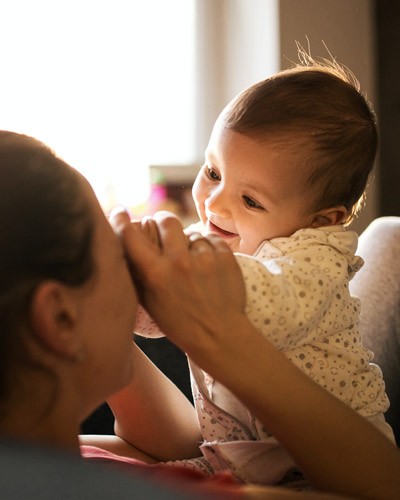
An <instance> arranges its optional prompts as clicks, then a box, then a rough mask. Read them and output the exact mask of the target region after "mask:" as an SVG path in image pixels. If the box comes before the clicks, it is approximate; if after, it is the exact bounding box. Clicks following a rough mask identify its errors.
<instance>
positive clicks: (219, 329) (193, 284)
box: [111, 212, 245, 366]
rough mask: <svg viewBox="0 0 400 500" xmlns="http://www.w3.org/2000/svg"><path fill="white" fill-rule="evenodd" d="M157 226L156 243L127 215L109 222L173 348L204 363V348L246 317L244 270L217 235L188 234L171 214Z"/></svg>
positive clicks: (161, 217) (158, 220)
mask: <svg viewBox="0 0 400 500" xmlns="http://www.w3.org/2000/svg"><path fill="white" fill-rule="evenodd" d="M154 221H155V222H156V224H157V228H158V236H159V242H158V244H155V243H154V238H153V240H151V238H149V236H148V234H147V233H146V232H145V231H144V230H143V227H142V226H141V225H138V224H136V223H135V222H133V223H132V222H131V221H130V220H129V216H128V214H127V213H125V212H119V213H116V214H114V215H113V216H112V217H111V223H112V225H113V226H114V229H115V231H116V233H117V234H118V235H119V237H120V238H121V241H122V244H123V247H124V250H125V253H126V256H127V259H128V262H129V264H130V265H131V266H132V272H133V277H134V279H135V284H136V285H137V284H139V285H140V286H139V287H138V288H139V291H140V294H141V301H142V303H143V305H144V307H145V308H146V309H147V310H148V311H149V313H150V314H151V315H152V317H153V318H154V319H155V321H156V322H157V323H158V325H159V326H160V328H161V329H162V331H163V332H164V333H165V334H167V335H168V337H169V338H170V339H171V340H172V341H173V342H174V343H176V344H177V345H178V346H179V347H180V348H181V349H182V350H184V351H185V352H187V353H188V354H189V355H191V356H192V357H193V359H194V360H195V361H196V358H198V357H199V358H201V361H203V359H202V353H201V352H200V351H202V349H201V346H202V345H204V352H205V351H206V350H208V349H209V348H210V346H209V345H208V341H210V342H217V343H218V337H221V338H222V337H225V336H227V335H229V330H230V329H231V328H232V329H233V328H235V327H237V324H238V320H239V318H241V317H244V309H245V287H244V283H243V278H242V275H241V271H240V268H239V266H238V265H237V263H236V261H235V258H234V256H233V254H232V252H231V250H230V249H229V247H228V246H227V245H226V244H225V242H224V241H222V240H221V239H220V238H218V237H217V236H213V235H210V236H209V237H207V238H205V237H203V236H201V235H200V234H199V233H194V234H191V235H189V236H188V235H185V234H184V232H183V228H182V225H181V223H180V222H179V220H178V219H177V217H175V216H174V215H173V214H171V213H168V212H159V213H157V214H156V215H155V216H154ZM226 341H227V340H226V338H224V342H226ZM202 365H203V366H204V362H202Z"/></svg>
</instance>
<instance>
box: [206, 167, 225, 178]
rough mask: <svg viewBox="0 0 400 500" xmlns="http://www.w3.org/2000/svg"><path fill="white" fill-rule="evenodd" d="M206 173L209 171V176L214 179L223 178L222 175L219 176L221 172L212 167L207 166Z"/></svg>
mask: <svg viewBox="0 0 400 500" xmlns="http://www.w3.org/2000/svg"><path fill="white" fill-rule="evenodd" d="M206 173H207V177H208V178H209V179H211V180H212V181H220V180H221V177H220V176H219V174H218V173H217V172H216V171H215V170H214V169H212V168H211V167H207V166H206Z"/></svg>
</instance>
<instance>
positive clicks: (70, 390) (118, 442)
mask: <svg viewBox="0 0 400 500" xmlns="http://www.w3.org/2000/svg"><path fill="white" fill-rule="evenodd" d="M0 205H1V210H0V228H1V229H0V230H1V231H2V239H1V241H2V245H1V250H0V270H1V273H0V275H1V277H2V279H1V281H0V330H1V342H2V344H1V349H2V350H1V352H2V353H3V363H2V365H1V379H0V380H1V399H0V400H1V416H0V432H1V434H2V436H3V438H8V439H12V440H15V441H22V442H29V443H35V444H40V445H42V444H47V445H49V446H51V447H53V448H54V447H57V448H60V449H62V450H68V451H70V452H71V453H72V454H76V455H79V441H78V432H79V426H80V423H81V422H82V420H83V419H84V418H85V417H86V416H87V415H88V414H89V413H90V412H91V411H92V410H93V409H94V408H95V407H96V406H97V405H98V404H99V403H100V402H102V401H103V400H104V399H106V398H110V402H111V404H112V405H113V409H114V411H115V414H116V419H117V433H118V434H119V436H114V437H111V438H109V442H108V443H106V445H107V447H108V448H110V449H112V450H113V451H114V452H116V453H117V454H118V455H123V456H124V457H128V458H129V457H133V458H134V459H144V460H145V461H147V462H154V461H157V459H160V458H161V459H164V458H169V459H174V458H179V457H187V456H194V455H195V454H196V453H197V452H198V449H197V442H196V440H197V439H198V436H199V430H198V426H197V422H196V420H195V418H194V410H193V408H192V406H191V405H190V403H188V402H187V400H186V398H184V396H182V394H180V393H179V391H177V390H176V388H175V387H174V386H173V385H172V384H171V383H170V382H169V381H168V380H167V379H166V378H165V377H164V376H163V375H161V373H160V372H158V371H157V370H156V369H155V368H154V366H153V365H152V364H151V363H150V362H149V361H148V360H147V359H146V358H145V357H144V356H143V355H142V354H141V352H140V351H139V350H138V349H137V348H136V347H135V345H134V344H133V343H132V342H131V331H132V325H133V322H134V318H135V312H136V307H137V302H138V301H137V296H136V292H135V289H134V287H133V285H132V282H131V279H130V274H129V272H128V268H127V266H126V262H125V258H128V259H129V263H130V271H131V272H132V274H133V276H135V281H136V282H137V283H138V287H139V288H140V290H141V296H142V300H143V302H144V304H145V305H146V307H148V309H149V310H150V312H151V313H152V314H153V316H154V317H155V318H156V320H157V321H158V322H159V323H160V326H162V328H163V330H164V331H165V332H167V333H168V334H169V335H170V337H171V339H172V340H173V341H174V342H176V343H177V344H178V345H179V346H180V347H181V348H182V349H184V350H185V351H187V352H188V353H189V354H190V356H191V357H192V358H193V359H194V360H195V361H196V362H197V363H198V364H199V365H201V366H202V368H204V369H205V370H208V371H209V372H210V373H212V374H213V375H214V376H215V377H217V378H219V379H220V380H221V382H223V383H226V384H227V385H228V384H229V387H230V389H231V390H233V391H234V392H236V394H237V395H238V396H239V397H243V401H244V403H245V404H247V405H248V406H249V408H251V410H252V411H254V413H255V414H256V415H257V416H258V417H259V418H260V419H261V420H263V421H265V422H266V424H267V425H268V426H269V427H270V428H271V429H272V430H273V431H274V432H275V434H276V435H277V436H279V437H280V438H281V440H282V443H283V444H284V445H285V446H286V447H287V449H288V450H289V451H290V452H291V453H292V454H293V456H294V457H295V459H296V460H297V462H298V463H299V465H300V466H301V467H302V468H303V470H304V472H305V474H306V475H307V476H308V477H309V479H310V480H311V482H312V483H313V484H314V485H315V486H316V487H317V488H321V489H324V490H327V491H332V492H336V493H341V494H345V495H358V497H359V498H393V494H394V495H396V493H397V494H398V492H399V491H400V485H399V482H398V479H396V475H395V474H394V472H395V471H396V470H397V468H398V466H399V464H400V459H399V456H398V453H397V450H396V449H395V447H394V446H393V445H391V444H390V442H389V441H387V440H385V439H384V438H383V437H382V436H381V435H380V434H379V433H378V432H377V431H375V430H374V429H373V428H372V427H370V426H369V425H368V424H366V423H363V421H362V420H361V421H360V419H359V418H358V417H357V416H356V415H355V414H353V412H351V411H350V410H349V409H348V408H347V407H345V406H343V405H341V404H340V403H338V402H337V401H336V400H334V399H333V398H332V397H331V396H330V395H329V394H327V393H326V394H325V393H324V391H323V390H321V389H320V388H319V387H318V386H315V385H314V384H313V383H312V382H311V381H310V380H309V379H307V377H304V376H302V375H301V373H300V372H299V371H298V370H297V369H296V368H295V367H294V366H293V365H291V364H290V363H288V362H287V360H285V358H284V357H282V356H281V355H280V354H279V353H278V352H276V351H275V350H274V349H273V348H272V347H271V346H270V345H269V344H268V343H267V342H266V341H265V340H264V339H262V338H260V336H259V335H258V334H257V332H255V331H254V329H253V328H252V327H251V325H250V324H249V323H248V321H247V319H246V316H245V314H244V287H243V283H242V280H241V276H240V272H239V270H238V268H237V266H236V263H235V260H234V258H233V256H232V254H231V253H230V252H229V251H228V249H227V247H226V246H225V245H224V244H223V243H222V242H220V241H218V240H214V239H211V240H204V239H202V238H200V239H198V238H197V237H194V238H193V240H194V241H192V242H191V244H190V245H188V240H187V238H186V236H185V235H184V234H183V232H182V229H181V226H180V224H179V222H178V221H177V219H175V218H174V217H171V216H168V215H165V214H164V215H163V214H161V215H160V216H158V218H157V220H156V222H157V225H158V232H159V237H160V240H161V246H160V245H159V244H157V243H153V242H152V240H151V238H149V236H148V235H147V233H146V232H145V231H143V230H142V228H141V226H139V225H135V224H131V223H130V221H129V218H128V217H127V215H126V214H124V213H118V214H116V215H115V216H114V218H113V224H114V227H115V229H116V231H117V233H118V234H119V236H120V238H121V239H122V242H123V245H124V249H125V255H124V252H123V250H122V246H121V245H120V243H119V241H118V238H117V237H116V236H115V235H114V233H113V231H112V230H111V228H110V226H109V224H108V222H107V221H106V219H105V217H104V215H103V213H102V211H101V209H100V206H99V204H98V202H97V200H96V198H95V196H94V194H93V191H92V190H91V188H90V186H89V185H88V183H87V182H86V181H85V180H84V178H83V177H82V176H80V175H79V174H78V173H77V172H76V171H74V170H73V169H72V168H71V167H69V166H68V165H66V164H65V163H64V162H63V161H62V160H60V159H59V158H57V157H56V156H55V155H54V154H53V153H52V152H51V151H50V150H49V149H48V148H46V147H45V146H44V145H42V144H41V143H38V142H37V141H35V140H34V139H31V138H29V137H26V136H21V135H18V134H14V133H11V132H0ZM224 276H230V278H229V280H224V279H222V278H223V277H224ZM166 284H168V286H167V285H166ZM143 287H144V288H143ZM166 290H168V293H165V292H166ZM210 297H213V299H212V300H209V299H210ZM221 310H223V311H224V314H223V315H221V314H220V311H221ZM178 312H179V314H178ZM188 332H190V335H188ZM228 334H229V335H228ZM232 335H237V336H238V337H239V342H237V343H236V342H235V343H232V342H230V337H231V336H232ZM233 346H235V347H233ZM259 355H260V356H262V357H263V358H264V359H265V356H266V355H267V356H268V359H269V365H268V366H267V367H265V364H264V368H265V369H264V370H261V369H259V371H257V372H253V371H252V366H253V362H254V358H255V357H256V356H259ZM256 364H257V363H256ZM277 373H279V374H280V376H279V377H276V374H277ZM254 377H258V379H259V380H260V384H256V385H254V384H253V382H254ZM250 380H251V383H250ZM282 385H283V386H284V387H286V388H287V389H289V390H290V396H291V401H290V408H289V409H288V402H287V400H285V401H282V400H281V399H280V398H279V396H278V395H279V394H281V393H282ZM250 386H251V387H252V389H251V391H250V390H249V387H250ZM266 386H268V387H270V390H269V391H265V387H266ZM121 389H122V390H121ZM118 390H120V391H119V392H117V393H116V391H118ZM114 393H116V395H115V396H112V394H114ZM111 396H112V397H111ZM305 398H306V399H307V398H308V399H309V400H310V399H312V398H314V399H315V400H318V401H319V402H320V407H321V411H320V412H319V413H316V414H314V416H313V421H312V422H310V421H309V419H308V413H307V408H306V407H305V405H304V399H305ZM288 410H290V411H288ZM293 421H295V422H296V425H293ZM338 421H341V422H344V421H345V422H346V426H343V427H341V426H337V422H338ZM332 424H334V425H335V426H336V427H335V433H331V427H332ZM310 426H311V427H313V428H314V429H313V430H314V432H313V439H311V438H310V436H307V438H306V439H304V438H303V436H302V435H303V433H308V432H309V428H310ZM350 437H351V441H350ZM321 439H323V440H324V441H325V443H324V446H323V450H321ZM303 442H307V443H308V444H307V449H305V447H304V446H303ZM366 443H367V444H366ZM94 444H96V441H94ZM97 444H98V442H97ZM371 450H375V454H379V455H380V456H382V457H385V464H384V467H382V463H381V462H379V463H377V464H376V463H375V460H373V458H368V457H371V456H372V455H371V453H370V452H371ZM321 453H323V454H324V461H322V460H320V456H321ZM342 453H343V454H344V453H345V454H346V456H345V458H343V456H342ZM352 459H353V461H354V463H353V464H352V467H351V469H352V470H351V473H350V471H348V472H347V469H349V467H347V465H348V463H349V461H351V460H352ZM357 464H359V465H357ZM136 465H137V467H136V470H137V468H138V467H140V465H139V462H136ZM345 465H346V466H345ZM143 467H145V466H143ZM147 470H149V469H148V468H147ZM150 470H152V471H154V473H155V474H156V472H157V471H158V470H159V468H157V467H155V468H154V469H150ZM164 470H165V469H164ZM361 471H362V472H363V473H365V475H366V476H367V477H366V478H363V477H361V476H362V474H361ZM176 482H177V483H179V481H178V480H176ZM196 484H197V485H198V482H196ZM236 488H239V489H236V491H240V492H241V493H242V492H245V494H246V495H248V496H250V495H253V496H254V495H256V494H258V493H259V490H254V489H252V488H250V489H247V488H246V487H236ZM229 491H230V494H232V487H231V489H230V490H229ZM274 491H276V490H274V489H272V490H270V489H268V490H262V492H261V495H265V494H266V493H267V492H268V494H269V495H270V497H271V498H274V496H273V495H274V494H275V493H274ZM220 492H221V490H220ZM282 493H283V492H282V490H278V491H277V492H276V494H277V495H278V497H279V498H282ZM285 495H286V492H285ZM291 495H293V493H290V492H287V495H286V496H287V497H290V496H291ZM317 495H318V496H317V498H323V496H322V494H320V493H318V494H317ZM390 495H391V496H390ZM298 498H300V497H298ZM311 498H312V497H311Z"/></svg>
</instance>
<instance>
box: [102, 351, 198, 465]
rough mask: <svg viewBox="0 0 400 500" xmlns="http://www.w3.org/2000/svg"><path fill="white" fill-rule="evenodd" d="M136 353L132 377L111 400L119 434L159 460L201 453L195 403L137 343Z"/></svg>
mask: <svg viewBox="0 0 400 500" xmlns="http://www.w3.org/2000/svg"><path fill="white" fill-rule="evenodd" d="M132 356H133V357H134V360H133V366H134V375H133V378H132V381H131V382H130V384H129V385H127V386H126V387H125V388H124V389H122V390H121V391H119V392H118V393H117V394H114V395H113V396H112V397H111V398H109V399H108V401H107V402H108V404H109V405H110V407H111V409H112V411H113V413H114V416H115V434H116V436H118V437H120V438H122V439H123V440H124V441H126V442H127V443H131V444H132V445H133V446H134V447H136V448H139V449H140V450H141V451H143V452H144V453H146V454H147V455H150V456H151V457H154V458H155V459H157V460H178V459H183V458H191V457H197V456H199V455H201V453H200V451H199V443H200V442H201V434H200V430H199V426H198V422H197V417H196V413H195V410H194V407H193V405H192V404H191V403H190V402H189V400H188V399H187V398H186V397H185V396H184V395H183V394H182V393H181V391H179V389H178V388H177V387H176V386H175V385H174V384H173V383H172V382H171V381H170V380H169V379H168V378H167V377H166V376H165V375H164V374H163V373H162V372H161V371H160V370H159V369H158V368H157V367H156V366H155V365H154V364H153V363H152V362H151V361H150V360H149V359H148V358H147V356H146V355H145V354H144V353H143V352H142V351H141V350H140V349H139V348H138V347H137V346H136V345H135V344H133V349H132ZM110 451H112V450H110ZM125 454H126V453H125Z"/></svg>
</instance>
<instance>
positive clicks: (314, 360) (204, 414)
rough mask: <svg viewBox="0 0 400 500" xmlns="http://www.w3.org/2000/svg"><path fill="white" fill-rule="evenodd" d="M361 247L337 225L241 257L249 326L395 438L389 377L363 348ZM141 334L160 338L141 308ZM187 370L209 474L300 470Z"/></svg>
mask: <svg viewBox="0 0 400 500" xmlns="http://www.w3.org/2000/svg"><path fill="white" fill-rule="evenodd" d="M356 248H357V235H356V233H354V232H352V231H347V230H346V229H345V228H343V227H342V226H330V227H327V228H319V229H301V230H299V231H297V232H296V233H294V234H293V235H292V236H291V237H287V238H286V237H285V238H275V239H273V240H270V241H265V242H264V243H262V245H261V246H260V247H259V249H258V250H257V252H256V253H255V254H254V255H253V256H248V255H244V254H236V258H237V261H238V263H239V265H240V267H241V270H242V274H243V277H244V280H245V284H246V293H247V306H246V313H247V315H248V317H249V319H250V321H251V322H252V324H253V325H254V326H255V327H256V328H257V329H258V330H259V331H260V333H261V334H262V335H264V336H265V337H266V338H267V339H268V340H269V341H270V342H271V343H272V344H273V345H274V346H275V347H276V348H277V349H278V350H279V351H282V352H283V353H284V354H285V355H286V356H287V357H288V358H289V359H290V360H291V361H292V362H293V363H294V364H295V365H297V366H298V367H299V368H300V369H301V370H302V371H303V372H304V373H306V374H307V375H308V376H309V377H311V378H312V379H314V380H315V381H316V382H317V383H319V384H320V385H321V386H323V387H325V388H326V390H328V391H329V392H331V393H332V394H334V395H335V396H337V397H338V398H339V399H341V400H342V401H344V402H345V403H347V404H348V405H349V406H351V407H352V408H353V409H354V410H356V411H357V412H359V413H360V414H361V415H363V416H365V417H367V418H368V419H370V420H371V421H372V422H373V423H374V424H375V425H377V426H378V427H379V428H380V429H381V430H382V431H383V432H384V433H385V434H386V435H387V436H388V437H390V438H391V439H393V436H392V432H391V429H390V427H389V425H388V424H387V423H386V422H385V420H384V417H383V414H384V412H385V411H386V410H387V409H388V407H389V401H388V398H387V396H386V393H385V386H384V382H383V379H382V373H381V370H380V368H379V367H378V366H377V365H375V364H373V363H371V362H370V361H371V359H372V353H371V352H370V351H368V350H366V349H365V348H363V347H362V345H361V339H360V334H359V331H358V321H359V319H358V318H359V312H360V303H359V300H358V299H357V298H355V297H351V296H350V293H349V287H348V284H349V280H350V279H351V278H352V277H353V275H354V273H355V272H356V271H358V270H359V269H360V267H361V266H362V264H363V261H362V259H361V258H360V257H357V256H355V251H356ZM135 332H137V333H139V335H144V336H151V337H154V336H161V335H162V333H160V331H159V330H158V328H157V325H156V324H155V323H154V322H153V321H152V320H151V318H150V317H149V316H148V315H147V313H146V312H145V311H144V310H143V309H141V310H140V312H139V314H138V318H137V324H136V326H135ZM189 365H190V370H191V378H192V390H193V397H194V401H195V405H196V409H197V414H198V418H199V422H200V425H201V430H202V434H203V438H204V442H203V444H202V446H201V451H202V453H203V455H204V457H205V458H206V460H207V468H208V470H211V471H217V470H225V469H229V470H231V471H232V472H233V473H234V474H235V475H236V476H237V477H238V478H239V479H242V480H243V481H247V482H257V483H263V484H274V483H277V482H279V481H281V480H282V478H283V477H284V476H285V474H286V473H287V472H288V471H289V470H290V469H292V468H294V467H295V463H294V462H293V460H292V459H291V457H290V456H289V455H288V453H286V451H285V449H284V448H283V447H282V446H281V445H280V443H279V442H278V441H277V440H276V439H275V438H274V437H273V436H272V435H271V434H270V432H269V431H268V429H265V428H264V427H263V425H262V424H261V423H260V422H259V421H258V420H257V419H256V418H255V417H254V416H252V415H251V414H250V412H249V411H248V410H247V409H246V408H245V407H244V406H243V405H242V404H241V403H240V401H239V400H238V399H237V398H236V397H235V396H234V395H233V394H232V393H231V392H230V391H228V390H227V389H226V388H225V387H224V386H222V385H221V384H219V383H218V382H217V381H215V380H213V379H212V378H211V377H210V376H209V375H208V374H206V373H205V372H203V371H202V370H200V369H199V368H198V367H197V366H195V365H194V363H193V362H191V361H190V360H189ZM277 376H279V373H277ZM265 390H266V391H268V387H266V388H265ZM311 411H312V408H310V412H311ZM293 425H296V422H295V421H294V422H293Z"/></svg>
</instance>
